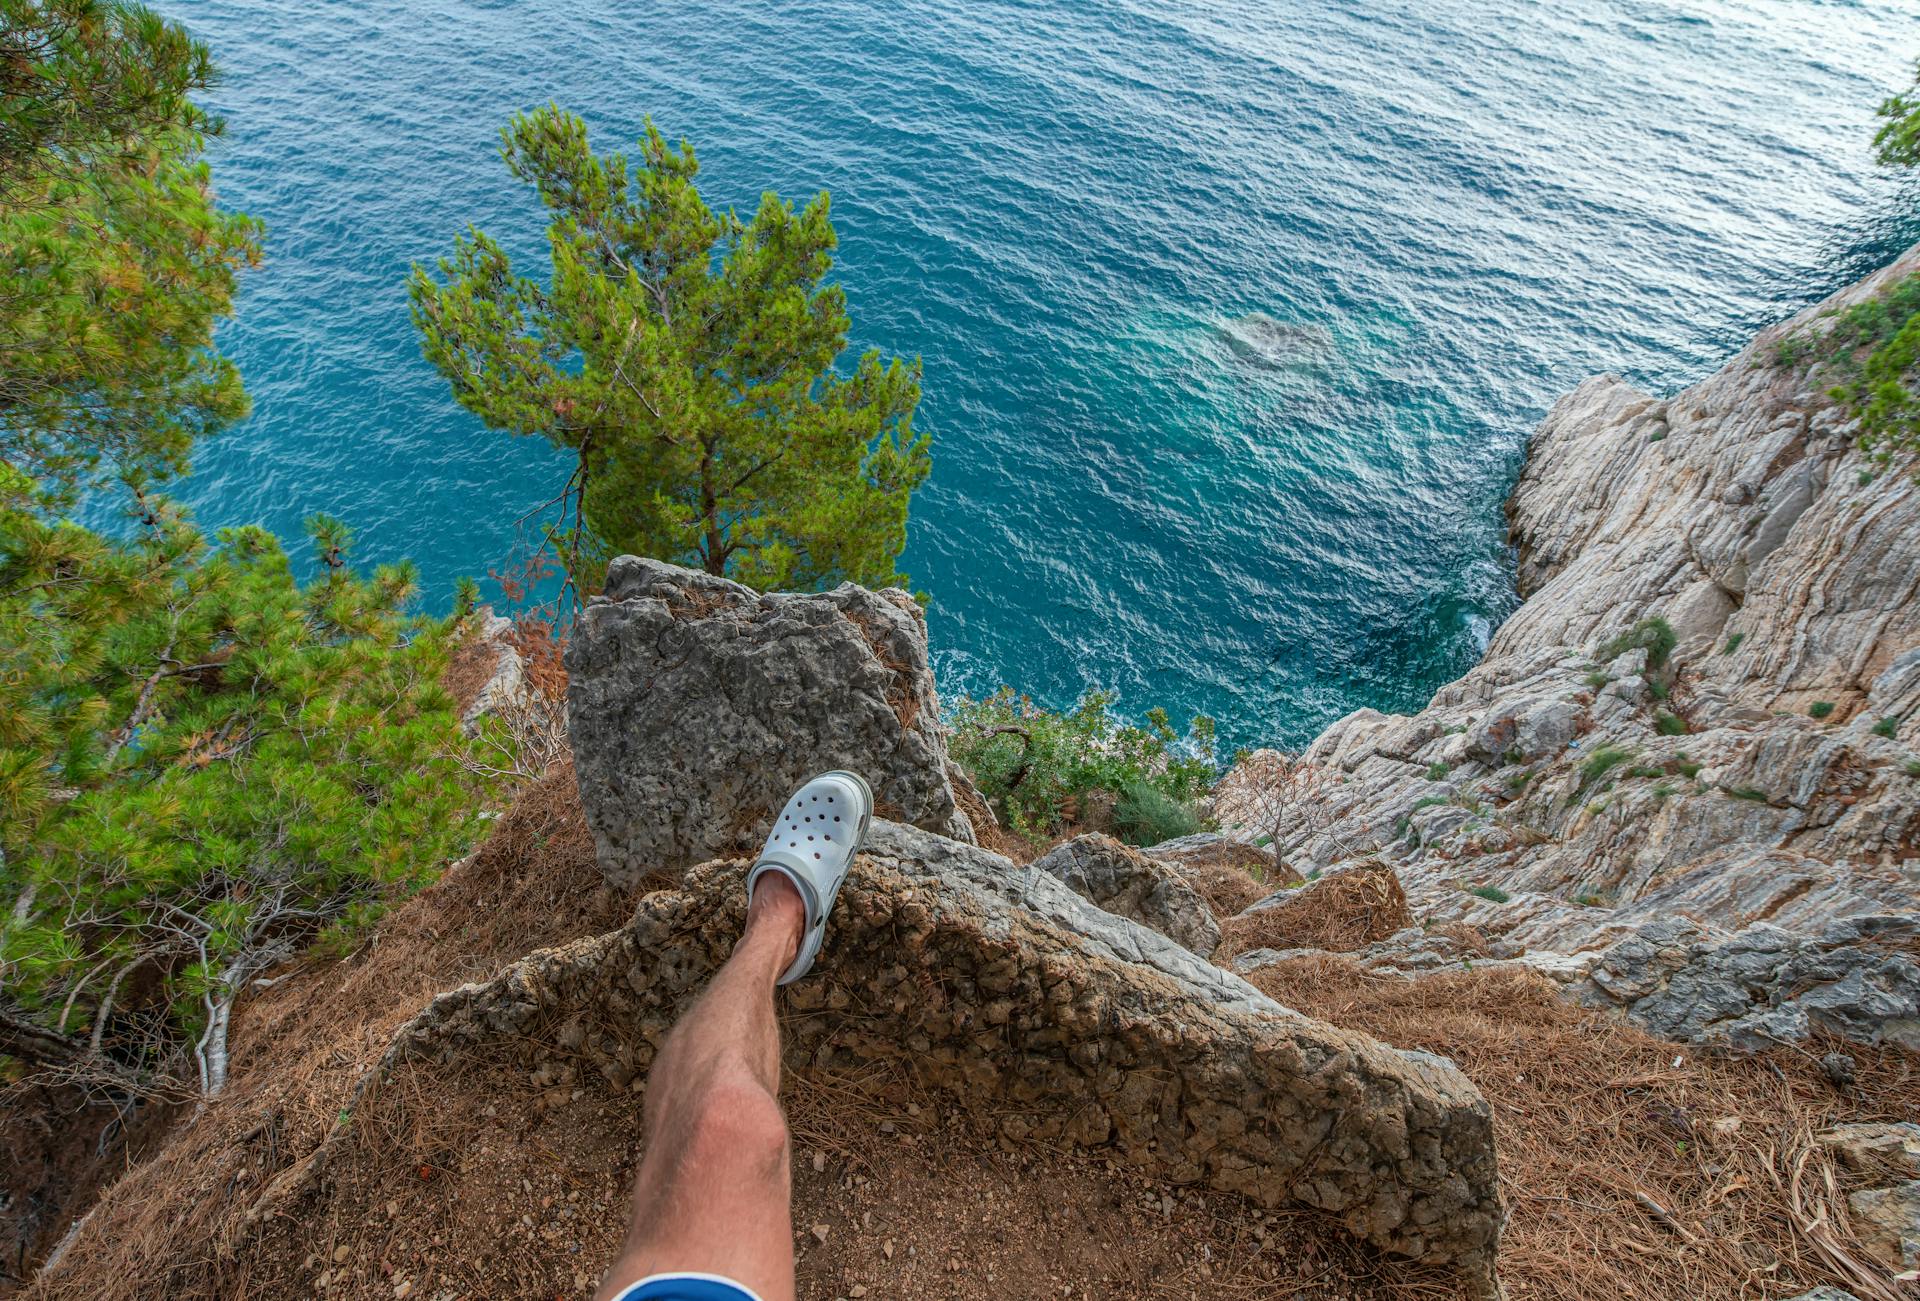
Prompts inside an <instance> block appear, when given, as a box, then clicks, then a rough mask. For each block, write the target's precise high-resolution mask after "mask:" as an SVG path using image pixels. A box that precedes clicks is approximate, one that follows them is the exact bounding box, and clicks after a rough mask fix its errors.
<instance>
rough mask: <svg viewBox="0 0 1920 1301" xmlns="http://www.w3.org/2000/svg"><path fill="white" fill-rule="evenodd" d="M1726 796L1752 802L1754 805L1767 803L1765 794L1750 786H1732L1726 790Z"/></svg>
mask: <svg viewBox="0 0 1920 1301" xmlns="http://www.w3.org/2000/svg"><path fill="white" fill-rule="evenodd" d="M1727 794H1729V795H1731V796H1733V798H1735V799H1736V800H1752V801H1754V802H1755V803H1756V804H1765V803H1766V802H1767V793H1766V792H1765V791H1763V790H1756V789H1754V788H1753V787H1751V786H1734V787H1731V788H1729V789H1728V791H1727Z"/></svg>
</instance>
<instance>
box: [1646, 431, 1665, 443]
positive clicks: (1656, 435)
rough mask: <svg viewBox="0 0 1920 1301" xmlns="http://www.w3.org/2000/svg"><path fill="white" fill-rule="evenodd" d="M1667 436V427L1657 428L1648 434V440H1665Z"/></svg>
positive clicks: (1652, 441) (1655, 441) (1650, 441)
mask: <svg viewBox="0 0 1920 1301" xmlns="http://www.w3.org/2000/svg"><path fill="white" fill-rule="evenodd" d="M1666 437H1667V431H1666V430H1665V429H1656V430H1654V431H1653V432H1652V433H1650V434H1648V435H1647V441H1648V442H1649V443H1658V442H1663V441H1665V439H1666Z"/></svg>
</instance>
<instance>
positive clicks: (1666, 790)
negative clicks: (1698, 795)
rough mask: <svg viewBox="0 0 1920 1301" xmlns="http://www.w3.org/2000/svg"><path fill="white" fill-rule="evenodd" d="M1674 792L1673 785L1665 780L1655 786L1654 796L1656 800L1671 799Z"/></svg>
mask: <svg viewBox="0 0 1920 1301" xmlns="http://www.w3.org/2000/svg"><path fill="white" fill-rule="evenodd" d="M1674 794H1675V792H1674V789H1673V787H1671V786H1668V785H1666V784H1665V783H1664V782H1663V783H1662V784H1660V785H1658V786H1655V787H1654V788H1653V798H1654V799H1656V800H1670V799H1672V798H1673V797H1674Z"/></svg>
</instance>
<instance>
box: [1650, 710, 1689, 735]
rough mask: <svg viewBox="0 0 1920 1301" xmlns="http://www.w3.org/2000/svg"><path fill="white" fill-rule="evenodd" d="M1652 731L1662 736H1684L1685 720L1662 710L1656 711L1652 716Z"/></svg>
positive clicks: (1685, 732) (1685, 730)
mask: <svg viewBox="0 0 1920 1301" xmlns="http://www.w3.org/2000/svg"><path fill="white" fill-rule="evenodd" d="M1653 730H1654V731H1656V732H1658V733H1660V735H1662V736H1685V735H1686V734H1687V720H1686V719H1684V718H1682V717H1680V715H1678V714H1673V713H1669V712H1668V711H1666V710H1664V709H1662V710H1658V711H1657V712H1655V714H1654V716H1653Z"/></svg>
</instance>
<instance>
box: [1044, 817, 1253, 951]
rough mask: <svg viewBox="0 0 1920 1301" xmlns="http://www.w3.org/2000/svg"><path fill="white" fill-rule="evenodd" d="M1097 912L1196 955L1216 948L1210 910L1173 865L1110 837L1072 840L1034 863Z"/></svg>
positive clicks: (1217, 941)
mask: <svg viewBox="0 0 1920 1301" xmlns="http://www.w3.org/2000/svg"><path fill="white" fill-rule="evenodd" d="M1032 867H1033V870H1034V871H1037V872H1045V873H1046V874H1047V875H1048V876H1051V877H1053V878H1054V879H1055V880H1057V881H1059V882H1060V883H1061V884H1062V885H1064V886H1066V887H1067V888H1068V889H1069V890H1071V891H1073V892H1074V893H1075V894H1077V895H1079V896H1080V897H1081V898H1083V899H1086V900H1087V901H1089V902H1090V903H1092V904H1093V905H1094V907H1096V908H1100V909H1103V910H1104V911H1106V912H1110V913H1113V914H1114V915H1115V916H1119V917H1126V918H1128V919H1130V920H1132V921H1136V922H1139V923H1140V924H1141V925H1142V926H1145V927H1147V928H1148V929H1149V930H1155V931H1158V932H1160V934H1162V935H1164V936H1166V937H1167V938H1168V939H1170V940H1172V941H1173V942H1174V943H1175V944H1178V945H1180V946H1181V947H1182V948H1186V949H1190V950H1192V951H1193V952H1194V953H1197V954H1199V955H1200V956H1201V957H1203V958H1206V957H1211V956H1213V951H1214V950H1215V949H1217V948H1219V947H1220V923H1219V922H1217V921H1215V920H1214V917H1213V910H1212V909H1211V908H1209V907H1208V906H1207V901H1206V900H1205V899H1204V898H1202V897H1201V896H1200V893H1199V892H1198V891H1196V890H1195V889H1194V888H1193V887H1192V886H1190V885H1188V884H1187V882H1186V879H1185V878H1184V877H1183V876H1181V874H1180V873H1179V872H1177V871H1175V870H1174V869H1173V868H1172V867H1169V866H1168V865H1167V864H1165V863H1162V862H1157V861H1155V860H1154V859H1152V858H1149V857H1147V855H1145V854H1143V853H1141V852H1140V851H1139V850H1137V849H1134V848H1132V847H1130V846H1128V845H1123V844H1121V843H1120V842H1119V841H1117V840H1115V839H1114V838H1113V837H1112V836H1103V835H1100V834H1099V833H1097V832H1096V833H1094V834H1092V835H1086V836H1076V837H1074V838H1073V839H1072V840H1069V841H1066V842H1064V843H1063V844H1059V845H1056V846H1054V847H1053V848H1052V849H1050V850H1048V851H1047V852H1046V853H1045V854H1042V855H1041V856H1040V857H1039V858H1036V859H1034V860H1033V864H1032Z"/></svg>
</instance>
